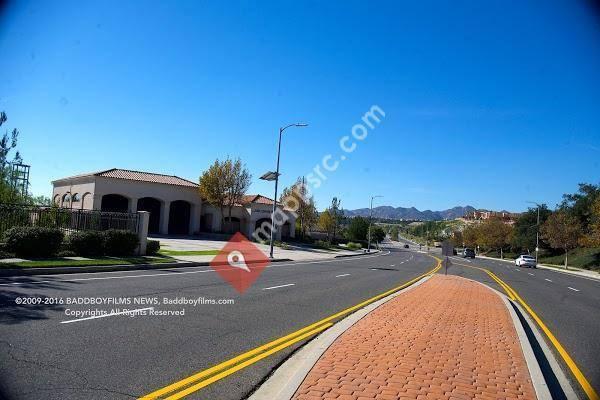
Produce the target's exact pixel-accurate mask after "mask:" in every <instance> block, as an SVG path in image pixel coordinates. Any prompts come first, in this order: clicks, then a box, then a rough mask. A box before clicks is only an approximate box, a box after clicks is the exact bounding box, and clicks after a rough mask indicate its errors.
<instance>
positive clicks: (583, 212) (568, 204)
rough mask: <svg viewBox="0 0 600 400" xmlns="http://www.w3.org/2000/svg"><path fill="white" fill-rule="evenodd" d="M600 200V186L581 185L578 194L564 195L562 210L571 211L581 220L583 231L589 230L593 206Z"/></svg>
mask: <svg viewBox="0 0 600 400" xmlns="http://www.w3.org/2000/svg"><path fill="white" fill-rule="evenodd" d="M598 198H600V185H592V184H589V183H580V184H579V190H578V191H577V193H573V194H564V195H563V201H562V203H561V205H560V209H562V210H569V212H570V214H571V215H573V216H574V217H575V218H577V219H578V220H579V223H580V225H581V227H582V229H584V230H587V228H588V226H589V224H590V223H591V222H592V205H593V204H594V202H595V201H596V199H598Z"/></svg>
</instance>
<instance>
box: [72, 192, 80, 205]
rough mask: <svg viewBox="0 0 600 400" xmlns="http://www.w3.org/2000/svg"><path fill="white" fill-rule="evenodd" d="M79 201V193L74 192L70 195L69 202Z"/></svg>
mask: <svg viewBox="0 0 600 400" xmlns="http://www.w3.org/2000/svg"><path fill="white" fill-rule="evenodd" d="M80 201H81V196H80V195H79V193H75V194H74V195H73V196H72V197H71V202H73V203H79V202H80Z"/></svg>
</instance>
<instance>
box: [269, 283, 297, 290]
mask: <svg viewBox="0 0 600 400" xmlns="http://www.w3.org/2000/svg"><path fill="white" fill-rule="evenodd" d="M294 285H295V283H287V284H285V285H277V286H271V287H266V288H263V290H271V289H279V288H282V287H288V286H294Z"/></svg>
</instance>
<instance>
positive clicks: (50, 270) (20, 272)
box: [0, 258, 293, 277]
mask: <svg viewBox="0 0 600 400" xmlns="http://www.w3.org/2000/svg"><path fill="white" fill-rule="evenodd" d="M282 261H286V262H287V261H293V260H291V259H289V258H278V259H275V260H271V262H282ZM218 265H225V263H220V264H218ZM208 266H210V262H208V261H200V262H193V261H189V262H186V261H181V262H174V263H162V264H134V265H127V264H125V265H90V266H83V267H40V268H37V267H31V268H10V269H9V268H6V269H0V277H11V276H31V275H59V274H60V275H62V274H82V273H83V274H86V273H92V272H118V271H144V270H153V269H167V268H188V267H208Z"/></svg>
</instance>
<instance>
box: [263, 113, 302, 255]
mask: <svg viewBox="0 0 600 400" xmlns="http://www.w3.org/2000/svg"><path fill="white" fill-rule="evenodd" d="M291 126H297V127H305V126H308V124H303V123H295V124H289V125H287V126H284V127H282V128H279V143H278V144H277V170H276V171H275V196H274V198H273V211H272V212H271V241H270V242H271V243H270V250H269V258H271V259H273V232H274V231H275V210H276V209H277V187H278V186H279V158H280V154H281V136H282V134H283V131H285V130H286V129H287V128H289V127H291Z"/></svg>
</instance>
